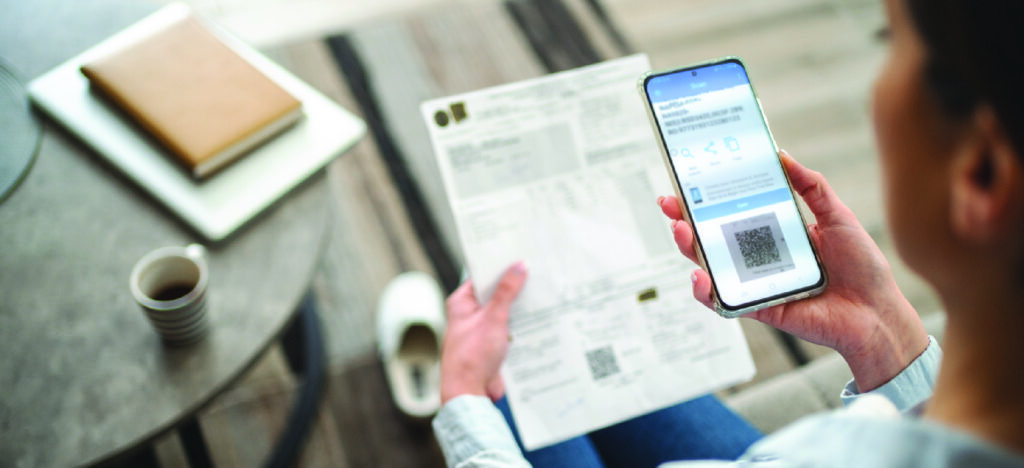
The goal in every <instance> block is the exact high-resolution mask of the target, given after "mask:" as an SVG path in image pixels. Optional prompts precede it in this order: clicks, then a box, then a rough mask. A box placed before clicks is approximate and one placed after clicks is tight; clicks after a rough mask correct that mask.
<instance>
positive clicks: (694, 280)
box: [690, 270, 697, 284]
mask: <svg viewBox="0 0 1024 468" xmlns="http://www.w3.org/2000/svg"><path fill="white" fill-rule="evenodd" d="M690 282H691V283H693V284H697V270H693V271H691V272H690Z"/></svg>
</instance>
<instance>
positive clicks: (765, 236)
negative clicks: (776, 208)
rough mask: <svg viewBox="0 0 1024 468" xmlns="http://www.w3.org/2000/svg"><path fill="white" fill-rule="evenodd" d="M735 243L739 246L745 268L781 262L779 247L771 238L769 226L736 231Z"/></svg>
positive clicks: (772, 237) (773, 238)
mask: <svg viewBox="0 0 1024 468" xmlns="http://www.w3.org/2000/svg"><path fill="white" fill-rule="evenodd" d="M735 235H736V243H737V244H738V245H739V248H740V254H742V255H743V263H744V265H746V267H747V268H754V267H759V266H763V265H771V264H773V263H779V262H781V261H782V256H781V255H779V246H778V243H777V242H775V237H774V236H772V230H771V228H770V227H769V226H761V227H757V228H754V229H748V230H746V231H736V233H735Z"/></svg>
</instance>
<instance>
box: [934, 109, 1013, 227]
mask: <svg viewBox="0 0 1024 468" xmlns="http://www.w3.org/2000/svg"><path fill="white" fill-rule="evenodd" d="M971 126H972V129H971V131H970V132H968V135H966V140H965V141H964V143H963V145H962V147H961V148H959V149H958V150H957V152H956V155H955V156H954V158H955V159H954V161H953V164H952V167H951V170H952V173H951V174H950V175H951V177H952V194H951V195H952V196H951V199H950V215H951V218H952V225H953V226H952V227H953V232H954V234H955V235H956V236H957V237H959V238H961V239H963V240H966V241H967V242H968V243H972V244H986V243H988V242H990V241H992V240H995V239H998V238H1000V237H1002V236H1004V235H1007V234H1010V233H1008V232H1007V228H1008V227H1009V226H1011V225H1013V224H1015V223H1016V222H1019V221H1020V220H1019V219H1017V218H1019V217H1020V214H1021V213H1022V211H1021V208H1022V206H1021V204H1022V193H1024V186H1022V183H1024V172H1022V170H1024V166H1022V164H1021V161H1022V160H1021V158H1020V155H1019V154H1018V153H1017V150H1016V149H1015V148H1014V147H1013V144H1012V143H1011V142H1010V140H1009V138H1008V135H1007V134H1006V132H1005V131H1004V129H1003V127H1002V125H1001V124H1000V123H999V120H998V118H997V117H996V115H995V111H994V110H993V109H992V108H991V107H989V106H981V107H980V108H979V109H978V110H977V111H976V112H975V113H974V116H973V117H972V120H971Z"/></svg>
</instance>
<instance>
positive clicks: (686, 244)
mask: <svg viewBox="0 0 1024 468" xmlns="http://www.w3.org/2000/svg"><path fill="white" fill-rule="evenodd" d="M672 238H673V239H675V241H676V246H677V247H679V251H680V252H682V254H683V255H684V256H686V258H688V259H690V261H692V262H693V263H698V262H697V252H696V250H695V249H694V246H693V229H691V228H690V225H689V224H688V223H687V222H686V221H679V220H676V221H672Z"/></svg>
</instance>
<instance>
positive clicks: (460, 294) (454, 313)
mask: <svg viewBox="0 0 1024 468" xmlns="http://www.w3.org/2000/svg"><path fill="white" fill-rule="evenodd" d="M445 305H446V306H447V307H445V310H447V311H448V321H449V322H451V321H452V319H453V318H458V317H460V316H463V315H467V314H471V313H473V312H474V311H476V309H477V308H479V307H480V306H479V305H478V304H477V303H476V295H475V293H474V292H473V280H471V279H467V280H466V281H465V282H463V283H462V284H461V285H459V287H458V288H457V289H456V290H455V292H453V293H452V294H451V295H450V296H448V300H447V301H446V304H445Z"/></svg>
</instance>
